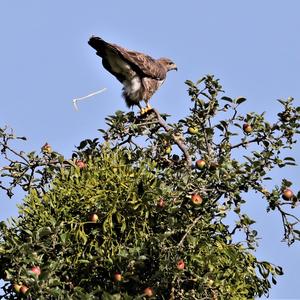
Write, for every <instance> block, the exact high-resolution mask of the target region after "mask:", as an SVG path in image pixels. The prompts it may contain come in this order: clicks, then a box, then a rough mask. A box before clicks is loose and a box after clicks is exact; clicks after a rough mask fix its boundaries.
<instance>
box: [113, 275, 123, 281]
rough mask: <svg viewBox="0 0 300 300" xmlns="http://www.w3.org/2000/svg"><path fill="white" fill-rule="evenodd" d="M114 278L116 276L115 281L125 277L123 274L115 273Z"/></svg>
mask: <svg viewBox="0 0 300 300" xmlns="http://www.w3.org/2000/svg"><path fill="white" fill-rule="evenodd" d="M114 278H115V281H121V280H122V278H123V277H122V274H120V273H115V275H114Z"/></svg>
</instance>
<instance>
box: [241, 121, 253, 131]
mask: <svg viewBox="0 0 300 300" xmlns="http://www.w3.org/2000/svg"><path fill="white" fill-rule="evenodd" d="M243 130H244V132H245V133H251V132H252V126H251V125H250V124H248V123H245V124H244V125H243Z"/></svg>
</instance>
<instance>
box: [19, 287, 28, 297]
mask: <svg viewBox="0 0 300 300" xmlns="http://www.w3.org/2000/svg"><path fill="white" fill-rule="evenodd" d="M28 290H29V288H28V287H27V286H26V285H22V286H21V288H20V293H21V294H23V295H25V294H26V293H27V291H28Z"/></svg>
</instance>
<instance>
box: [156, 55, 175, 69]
mask: <svg viewBox="0 0 300 300" xmlns="http://www.w3.org/2000/svg"><path fill="white" fill-rule="evenodd" d="M158 61H159V62H160V63H161V64H162V65H163V66H164V67H165V68H166V69H167V71H171V70H176V71H177V66H176V64H175V63H174V62H173V61H172V60H171V59H169V58H165V57H162V58H160V59H158Z"/></svg>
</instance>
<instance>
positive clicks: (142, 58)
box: [88, 36, 177, 113]
mask: <svg viewBox="0 0 300 300" xmlns="http://www.w3.org/2000/svg"><path fill="white" fill-rule="evenodd" d="M88 43H89V45H90V46H91V47H93V48H94V49H95V50H96V51H97V52H96V54H97V55H98V56H100V57H101V58H102V65H103V67H104V68H105V69H106V70H107V71H109V72H110V73H111V74H113V75H114V76H115V77H116V78H117V79H118V80H119V81H120V82H121V83H122V84H123V94H122V95H123V97H124V99H125V102H126V104H127V106H128V107H131V106H133V105H137V106H139V108H140V109H141V113H145V112H146V111H148V110H150V109H151V107H150V105H149V103H148V101H149V100H150V98H151V97H152V95H153V94H154V93H155V92H156V91H157V89H158V88H159V87H160V86H161V85H162V84H163V82H164V81H165V79H166V75H167V72H168V71H170V70H177V66H176V64H175V63H174V62H172V61H171V60H170V59H169V58H159V59H154V58H152V57H150V56H149V55H146V54H143V53H140V52H136V51H131V50H127V49H125V48H123V47H120V46H118V45H115V44H110V43H108V42H105V41H104V40H103V39H101V38H100V37H96V36H92V37H91V38H90V40H89V42H88ZM142 100H144V101H145V103H146V108H145V109H143V108H142V107H141V104H140V101H142Z"/></svg>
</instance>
